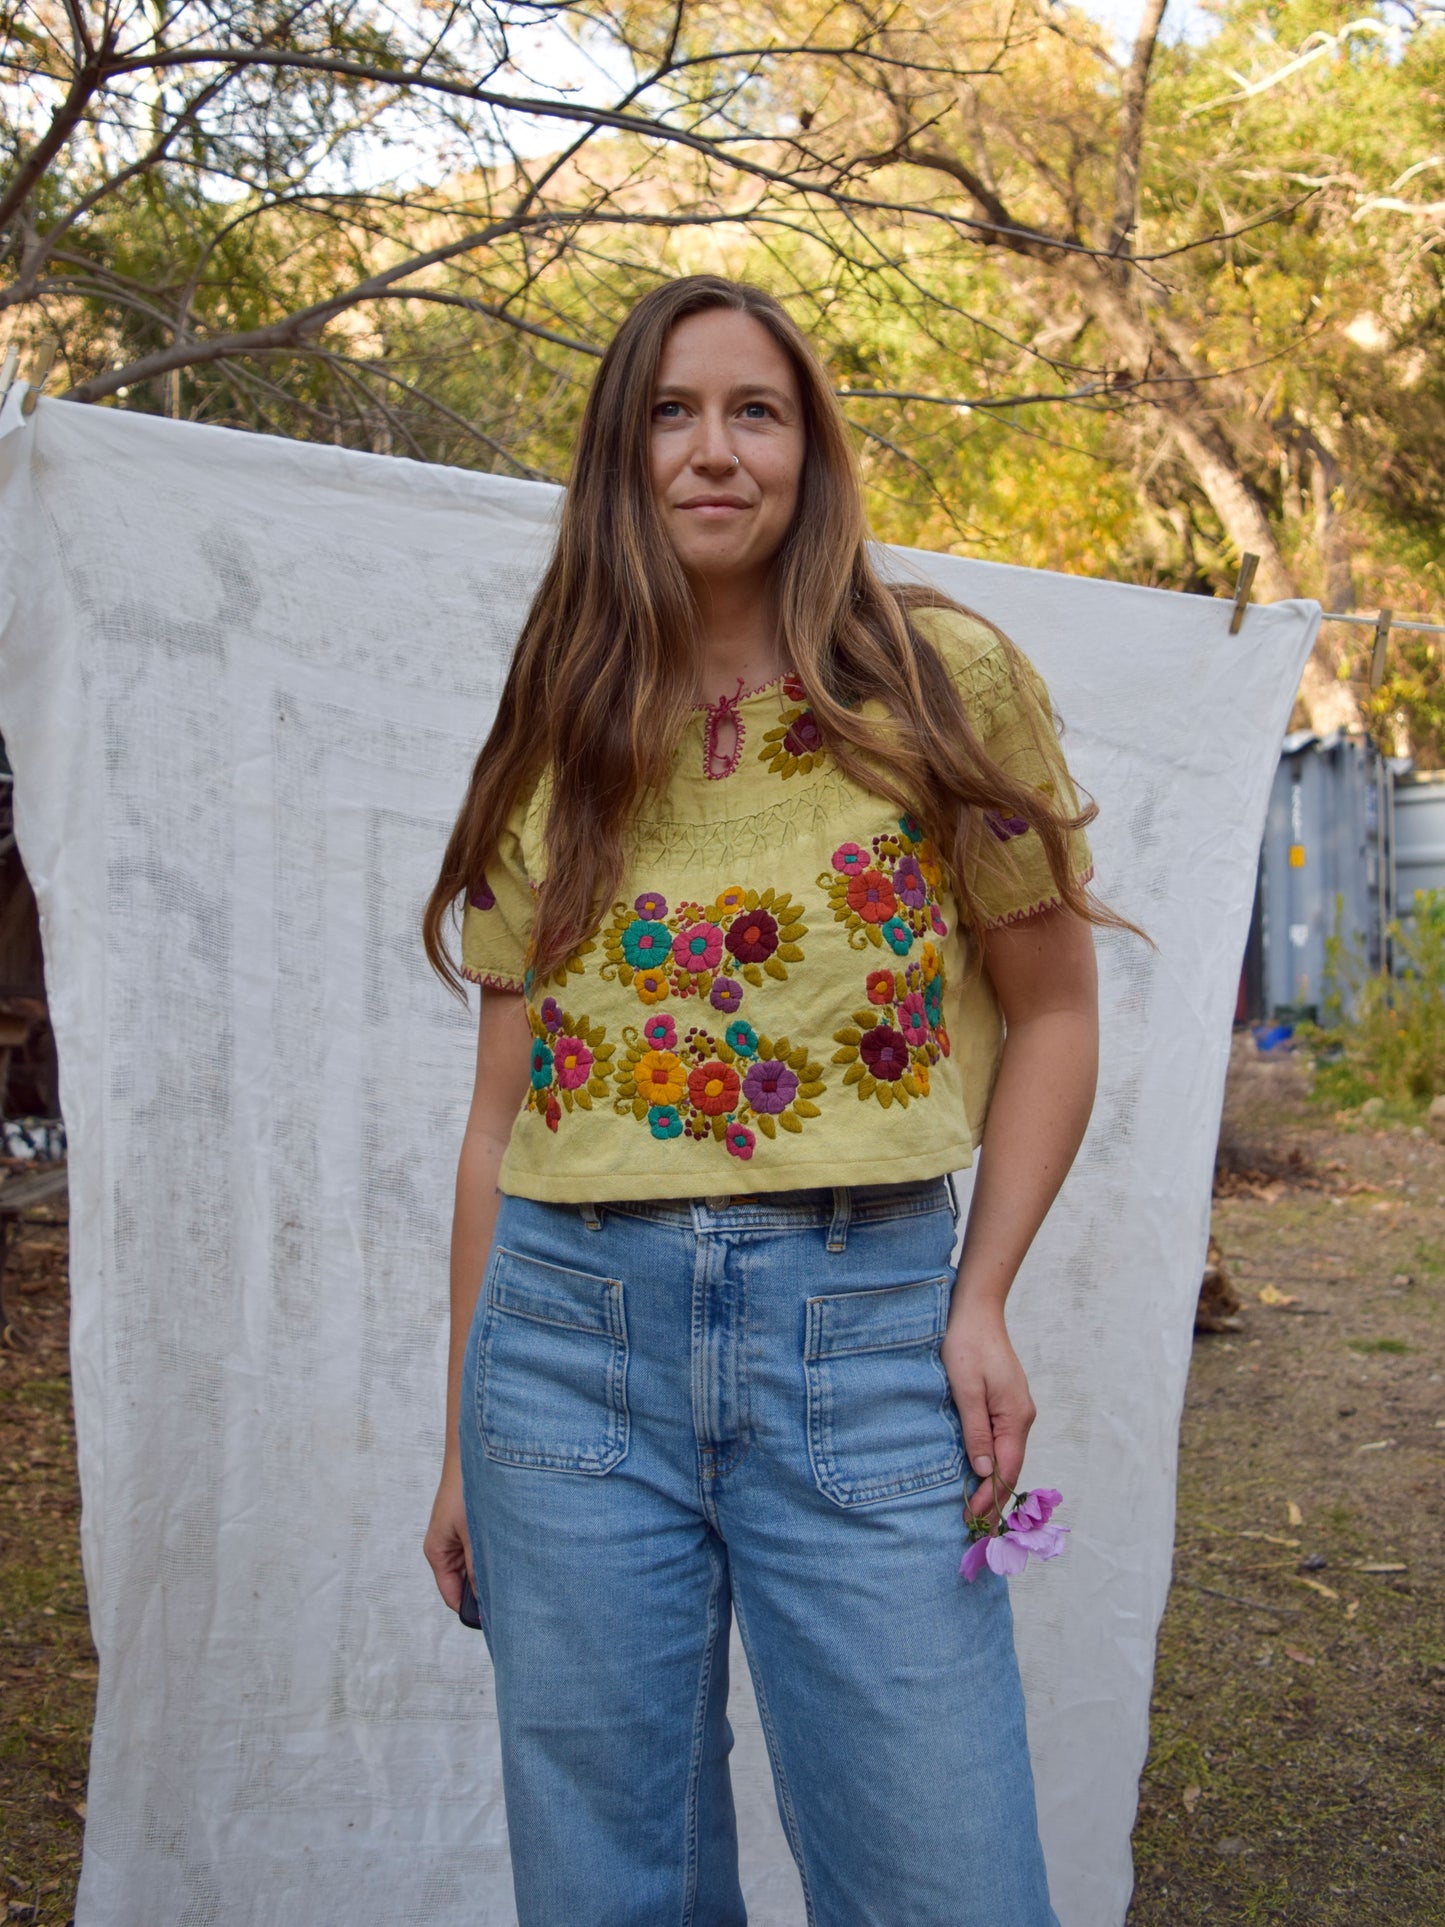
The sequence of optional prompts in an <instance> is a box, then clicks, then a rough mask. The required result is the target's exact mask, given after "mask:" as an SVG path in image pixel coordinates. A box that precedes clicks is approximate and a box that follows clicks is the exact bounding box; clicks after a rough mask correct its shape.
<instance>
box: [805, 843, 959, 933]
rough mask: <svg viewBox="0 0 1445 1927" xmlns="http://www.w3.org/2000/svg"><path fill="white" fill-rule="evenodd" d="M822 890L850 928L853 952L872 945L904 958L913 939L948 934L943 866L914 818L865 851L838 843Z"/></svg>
mask: <svg viewBox="0 0 1445 1927" xmlns="http://www.w3.org/2000/svg"><path fill="white" fill-rule="evenodd" d="M818 887H819V889H821V890H824V891H826V892H827V895H828V901H829V903H830V904H831V905H832V908H833V915H834V917H835V918H836V919H837V921H838V922H840V923H846V924H847V926H848V941H849V943H850V944H851V945H852V947H853V948H854V949H855V950H861V949H863V948H865V947H866V946H867V945H868V944H870V943H871V944H874V945H876V946H877V947H878V948H880V949H882V948H883V947H885V946H886V947H887V948H888V949H889V950H891V951H892V952H893V954H894V955H895V956H896V957H906V956H907V955H908V953H909V951H910V950H912V948H913V945H914V941H915V939H917V938H921V937H924V936H926V935H928V934H930V933H931V934H932V935H933V936H936V937H946V936H947V935H948V924H947V922H946V921H945V920H944V916H943V912H942V910H941V909H940V908H939V903H938V898H939V893H940V891H941V890H942V887H943V866H942V865H941V864H940V863H939V861H938V858H937V856H936V855H935V853H934V850H933V846H932V844H931V843H930V842H929V840H928V838H927V837H926V836H925V835H924V834H923V827H922V825H921V824H920V823H919V822H918V821H917V819H916V818H915V817H913V816H900V817H899V819H898V828H897V829H896V830H885V831H884V832H883V833H882V834H881V835H879V836H875V837H874V838H873V841H872V844H871V846H870V848H868V849H866V850H865V849H864V848H863V846H862V844H860V843H841V844H839V846H838V848H837V849H836V850H835V851H834V852H833V868H832V871H831V872H830V871H827V870H824V871H823V872H822V874H821V875H820V876H819V878H818Z"/></svg>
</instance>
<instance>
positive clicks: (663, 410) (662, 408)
mask: <svg viewBox="0 0 1445 1927" xmlns="http://www.w3.org/2000/svg"><path fill="white" fill-rule="evenodd" d="M681 406H682V404H681V403H680V402H675V401H660V402H659V403H658V404H657V406H656V408H654V409H653V411H652V412H653V415H654V417H655V418H656V419H657V420H659V421H675V420H676V419H677V418H676V416H675V415H671V414H669V413H668V410H669V409H673V408H677V409H680V408H681Z"/></svg>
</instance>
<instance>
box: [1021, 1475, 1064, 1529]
mask: <svg viewBox="0 0 1445 1927" xmlns="http://www.w3.org/2000/svg"><path fill="white" fill-rule="evenodd" d="M1063 1502H1064V1495H1063V1493H1062V1492H1056V1491H1055V1490H1054V1488H1053V1487H1052V1486H1051V1485H1041V1486H1040V1487H1039V1489H1038V1491H1037V1492H1025V1493H1024V1495H1023V1497H1022V1498H1021V1499H1020V1500H1019V1502H1018V1504H1017V1505H1016V1506H1015V1507H1014V1509H1013V1511H1012V1512H1011V1513H1010V1514H1009V1521H1008V1524H1009V1531H1010V1532H1031V1531H1032V1530H1033V1528H1034V1527H1035V1526H1046V1525H1047V1524H1048V1522H1049V1520H1050V1519H1051V1518H1052V1517H1053V1512H1054V1508H1055V1506H1059V1505H1062V1504H1063Z"/></svg>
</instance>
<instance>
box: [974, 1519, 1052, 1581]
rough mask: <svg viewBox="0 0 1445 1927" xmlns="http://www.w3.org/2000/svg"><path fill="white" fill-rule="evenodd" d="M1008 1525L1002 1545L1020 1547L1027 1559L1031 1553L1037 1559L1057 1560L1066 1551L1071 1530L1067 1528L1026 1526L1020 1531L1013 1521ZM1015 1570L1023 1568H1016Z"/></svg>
mask: <svg viewBox="0 0 1445 1927" xmlns="http://www.w3.org/2000/svg"><path fill="white" fill-rule="evenodd" d="M1008 1523H1009V1529H1008V1532H1007V1533H1006V1534H1005V1535H1004V1538H1003V1540H1002V1541H1001V1543H1002V1544H1004V1545H1008V1544H1010V1543H1012V1544H1014V1545H1016V1546H1018V1547H1019V1549H1020V1550H1021V1551H1022V1553H1023V1555H1024V1558H1025V1559H1027V1558H1028V1555H1029V1554H1030V1553H1032V1554H1033V1555H1034V1557H1035V1559H1057V1558H1058V1556H1059V1554H1060V1553H1061V1552H1062V1551H1063V1549H1064V1534H1065V1533H1066V1532H1067V1531H1068V1529H1069V1528H1068V1527H1067V1526H1025V1527H1024V1528H1023V1529H1022V1530H1019V1529H1018V1528H1017V1527H1016V1526H1015V1525H1014V1522H1013V1520H1012V1519H1010V1520H1009V1522H1008ZM989 1564H990V1565H992V1564H993V1561H992V1560H990V1561H989ZM1014 1570H1016V1571H1019V1570H1022V1568H1021V1567H1016V1568H1014Z"/></svg>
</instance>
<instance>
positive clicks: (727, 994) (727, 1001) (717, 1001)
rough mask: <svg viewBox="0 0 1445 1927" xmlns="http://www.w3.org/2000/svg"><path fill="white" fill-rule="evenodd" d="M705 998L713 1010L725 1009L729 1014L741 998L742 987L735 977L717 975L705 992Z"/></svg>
mask: <svg viewBox="0 0 1445 1927" xmlns="http://www.w3.org/2000/svg"><path fill="white" fill-rule="evenodd" d="M707 1000H708V1002H709V1003H710V1004H711V1005H712V1007H713V1009H714V1010H721V1011H726V1012H727V1014H728V1015H729V1016H731V1015H732V1013H733V1011H735V1010H736V1009H737V1007H738V1005H739V1004H740V1003H741V1002H742V1000H743V987H742V985H741V984H740V983H739V982H738V980H737V978H736V977H718V978H716V979H715V980H714V982H713V987H712V989H711V990H710V991H709V992H708V994H707Z"/></svg>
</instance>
